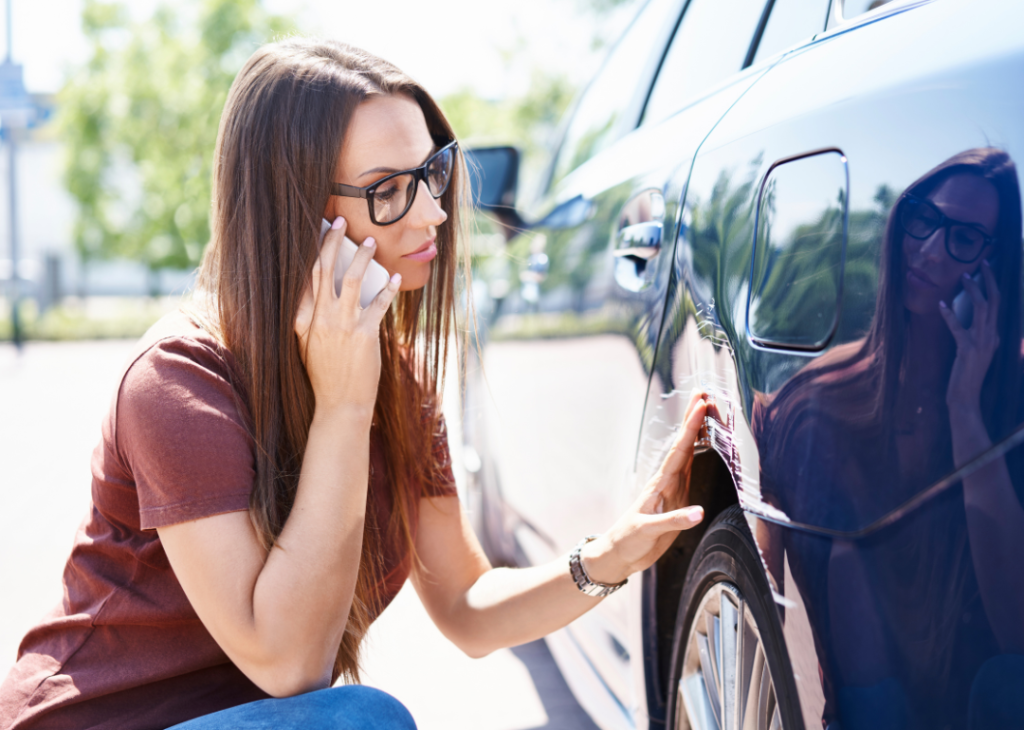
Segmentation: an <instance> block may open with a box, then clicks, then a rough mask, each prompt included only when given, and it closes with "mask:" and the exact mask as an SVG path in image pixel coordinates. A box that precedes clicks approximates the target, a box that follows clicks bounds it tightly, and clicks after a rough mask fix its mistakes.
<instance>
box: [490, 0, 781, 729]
mask: <svg viewBox="0 0 1024 730" xmlns="http://www.w3.org/2000/svg"><path fill="white" fill-rule="evenodd" d="M680 5H681V4H680V3H671V2H663V3H661V4H660V5H659V4H658V3H652V4H650V5H649V6H647V8H646V9H645V10H644V13H656V14H657V15H656V16H655V15H651V16H646V17H645V16H644V15H643V14H641V16H640V18H639V19H638V21H637V22H638V23H640V24H641V25H639V26H636V28H640V29H641V30H643V31H645V32H646V33H654V34H656V35H657V36H658V37H660V38H661V40H660V41H659V43H658V44H655V45H654V47H653V50H652V47H651V45H652V44H651V42H650V40H649V39H647V38H645V37H644V36H643V34H641V35H638V36H636V37H635V38H636V40H635V41H633V42H635V43H636V46H637V47H638V48H643V49H644V52H645V53H648V54H650V59H648V60H647V61H645V62H644V67H645V68H647V69H648V70H647V72H646V73H648V74H649V75H648V76H647V78H650V77H652V76H653V74H654V70H655V69H656V68H657V67H658V66H659V65H660V66H662V67H664V65H665V62H664V61H663V59H662V53H661V51H660V49H661V48H662V47H664V46H665V44H666V42H667V41H668V39H669V38H674V40H673V42H672V44H671V45H670V46H669V50H668V56H667V59H668V60H669V62H670V63H671V59H673V58H674V57H675V55H678V50H676V51H673V49H678V48H679V47H680V45H684V46H687V47H689V45H690V44H691V43H693V41H694V39H695V38H699V39H700V40H701V41H702V42H703V43H704V44H705V45H703V46H701V47H702V48H705V49H714V50H715V52H716V53H717V54H718V55H717V56H714V54H712V56H713V60H714V63H710V64H709V65H708V66H707V70H708V73H707V74H705V76H704V77H703V82H702V83H697V84H690V85H688V87H687V90H686V91H685V93H681V94H679V95H676V96H675V97H674V100H672V99H670V100H668V101H666V100H665V99H664V97H663V96H659V98H661V99H662V105H661V106H659V107H658V109H657V110H656V113H651V114H646V113H645V114H644V116H643V123H642V124H640V125H639V127H637V128H633V127H636V125H637V122H638V120H639V119H640V116H641V112H642V107H643V105H644V103H645V102H646V100H647V90H648V87H649V85H650V82H649V81H648V82H646V83H644V82H643V81H642V77H641V82H640V83H637V82H636V81H635V80H633V81H632V82H631V81H630V78H631V76H630V74H627V73H626V72H625V71H623V70H622V69H620V68H618V67H616V65H615V64H616V63H617V62H618V63H625V62H626V61H629V62H631V63H634V64H635V63H636V59H635V58H634V57H632V56H631V55H629V54H627V53H623V52H622V49H623V48H628V47H629V45H628V44H629V43H630V42H631V36H630V35H629V34H627V36H626V37H625V39H624V41H623V43H625V44H627V45H626V46H622V45H620V47H619V48H618V49H617V50H616V52H613V54H612V56H611V58H610V60H609V63H608V65H607V66H606V67H605V69H604V70H603V71H602V73H601V75H600V76H599V77H598V78H597V79H596V80H595V81H594V82H593V84H592V86H591V87H590V90H588V92H587V95H585V96H584V97H583V99H582V100H581V102H580V103H579V105H578V107H577V110H576V114H577V115H580V114H582V113H588V114H591V115H593V118H585V119H583V120H580V119H578V118H574V120H573V122H571V123H570V125H569V127H568V130H567V133H566V141H565V143H564V144H563V147H562V149H561V150H560V152H559V155H558V156H557V158H556V161H555V163H554V172H553V178H554V182H553V185H554V189H555V193H554V195H555V200H556V201H557V204H556V206H555V207H554V209H553V211H552V212H551V213H550V214H549V215H548V216H547V217H546V218H545V219H544V220H542V221H541V223H540V224H539V225H537V226H535V227H533V228H532V229H531V230H529V231H528V232H527V233H524V234H523V235H521V236H519V237H517V238H515V239H513V240H512V241H510V242H509V244H508V246H507V248H506V249H505V251H504V263H505V267H504V268H503V271H502V276H504V277H506V280H507V281H509V282H510V284H511V286H510V290H509V292H508V294H507V295H506V296H505V297H503V299H502V301H501V302H500V303H494V302H490V303H488V304H486V305H485V308H486V310H487V311H489V312H493V314H491V316H490V321H489V322H488V326H487V338H488V339H487V342H486V345H485V346H484V352H483V366H484V373H485V377H486V381H487V384H488V389H489V392H490V394H491V396H492V397H491V399H490V402H489V403H488V404H487V405H486V406H480V407H481V408H483V409H485V410H486V415H485V420H486V422H487V423H486V429H485V432H486V434H487V437H488V443H487V445H486V447H485V449H484V450H485V451H486V453H487V455H488V458H489V459H493V460H494V471H495V476H496V478H497V481H498V483H499V484H500V491H501V497H502V499H503V501H504V503H505V504H506V505H507V506H508V507H509V512H510V514H511V515H513V516H512V517H511V519H510V525H511V531H512V532H513V533H514V535H515V538H516V543H517V545H516V547H517V549H518V550H519V551H520V552H521V553H522V557H521V560H526V561H527V562H530V563H538V562H543V561H546V560H550V559H553V558H555V557H556V556H558V555H559V554H564V553H566V552H568V550H570V549H571V548H572V546H573V545H574V544H575V543H576V542H578V541H579V539H580V538H581V537H583V536H584V535H587V534H590V533H594V532H600V531H602V530H604V529H606V528H607V527H609V526H610V525H611V523H612V522H613V521H614V519H615V518H616V517H617V516H618V514H620V513H621V511H622V510H623V509H624V508H625V507H626V506H627V505H628V504H629V502H630V501H631V500H632V498H633V496H634V495H635V487H636V484H635V480H634V461H635V456H636V445H637V438H638V434H639V431H640V423H641V421H640V419H641V415H642V413H643V408H644V400H645V398H646V394H647V389H648V381H649V377H650V372H651V365H652V362H653V356H654V353H655V350H656V347H657V337H658V333H659V329H660V321H661V316H662V311H663V309H662V308H663V304H664V300H665V292H666V285H667V281H668V271H669V264H670V262H671V255H672V247H673V244H674V241H675V236H676V228H677V226H678V222H679V200H680V199H681V196H682V191H683V187H684V186H685V183H686V179H687V176H688V174H689V168H690V162H691V160H692V157H693V154H694V153H695V151H696V149H697V147H698V145H699V143H700V141H701V140H702V139H703V138H704V136H705V135H706V134H707V133H708V131H709V130H710V129H711V128H712V127H713V126H714V124H715V122H716V121H717V120H718V119H719V118H721V116H722V115H723V114H724V113H725V111H726V110H727V109H728V108H729V106H730V105H731V104H733V103H735V101H736V99H737V98H738V97H739V96H741V95H742V93H743V91H744V90H745V89H746V88H748V87H749V85H750V84H751V83H752V82H753V79H754V78H755V76H754V74H740V73H739V72H740V69H741V67H742V65H743V63H744V60H745V59H746V56H747V53H748V50H749V45H750V38H751V37H752V36H753V34H754V31H755V29H756V27H757V25H758V22H759V20H760V18H761V15H762V11H763V2H762V0H743V2H740V3H733V4H732V5H733V6H735V7H732V8H731V9H732V10H737V9H739V10H742V11H743V12H740V13H738V14H737V13H733V12H730V13H726V12H725V9H721V11H720V12H717V13H716V12H715V11H714V4H713V2H712V1H711V0H691V2H690V3H689V4H688V7H687V9H686V13H687V14H689V13H691V12H692V13H693V16H692V18H693V19H692V20H687V16H686V15H684V16H683V20H682V23H681V24H679V23H677V22H676V21H677V19H678V17H679V12H680V9H681V8H680ZM645 22H646V23H649V25H647V26H644V25H643V24H644V23H645ZM636 28H634V30H631V31H630V33H633V32H635V30H636ZM701 29H703V32H701ZM713 31H714V32H713ZM673 33H674V35H673ZM739 35H741V36H742V37H744V38H745V40H743V41H737V36H739ZM726 40H727V41H728V42H727V43H725V42H724V41H726ZM718 41H722V42H718ZM722 49H726V50H727V51H728V52H723V50H722ZM633 52H634V51H633V50H632V49H631V48H630V53H633ZM709 53H710V51H709ZM677 65H678V62H677ZM712 71H713V72H714V73H712ZM633 76H634V77H635V76H636V74H635V73H634V74H633ZM671 77H672V78H678V70H674V72H673V74H672V76H671ZM659 78H662V77H661V76H659ZM660 83H665V82H664V81H662V82H660ZM716 84H717V86H716ZM623 88H626V89H629V90H631V91H632V92H633V94H634V97H632V100H631V101H629V102H628V104H627V106H626V111H625V112H623V113H624V114H632V117H631V118H632V120H633V121H632V124H631V125H630V126H627V127H626V129H624V130H623V131H622V132H621V133H620V136H619V137H618V138H617V139H615V140H614V141H611V142H607V141H605V142H600V141H596V142H595V140H599V137H600V134H601V132H602V130H609V129H613V128H614V124H615V123H616V122H615V121H614V120H612V121H611V122H608V121H606V120H603V119H602V118H601V116H600V115H599V114H597V113H596V112H595V111H594V107H595V106H598V107H599V106H600V105H598V104H596V103H595V102H592V101H591V100H590V98H589V96H588V95H589V94H591V93H598V94H599V95H600V96H599V98H600V99H601V101H602V102H603V103H607V100H608V96H607V95H608V94H609V93H610V92H611V91H612V90H614V91H617V93H621V92H622V89H623ZM709 92H712V93H709ZM702 96H704V98H703V99H702V98H701V97H702ZM684 107H686V108H684ZM630 109H632V111H629V110H630ZM584 148H585V149H584ZM580 159H585V162H583V163H582V164H580V163H579V162H578V161H579V160H580ZM481 289H483V287H481ZM476 402H477V403H479V402H480V400H479V399H478V400H477V401H476ZM637 595H638V594H637ZM634 603H635V601H634ZM630 606H631V602H630V600H629V599H626V598H623V597H622V596H621V595H620V596H616V597H613V598H611V599H609V600H606V601H604V602H602V604H601V605H600V606H599V607H598V608H597V609H596V610H595V611H592V612H590V613H588V614H586V615H585V616H584V617H582V618H581V619H579V620H578V621H576V622H574V624H572V625H571V626H570V627H569V629H568V631H566V632H560V637H555V638H554V639H552V640H551V641H550V643H551V644H552V649H553V651H554V652H555V654H556V658H559V660H560V663H569V662H574V663H575V664H576V665H577V666H578V667H579V668H580V671H579V672H573V673H570V676H569V677H568V679H569V681H570V684H572V683H573V681H574V679H573V677H574V676H577V677H578V676H580V675H586V674H588V673H589V674H592V675H594V681H595V683H594V684H592V685H591V686H590V687H589V688H586V689H583V690H580V691H578V692H577V693H578V694H581V693H582V694H584V695H587V696H590V697H597V696H599V695H604V696H610V698H611V699H612V702H610V703H607V705H606V706H605V707H604V708H603V709H600V710H598V711H595V710H594V707H591V708H589V709H591V712H592V714H594V716H595V717H599V716H600V717H603V718H605V719H604V720H603V722H605V723H607V725H606V726H607V727H619V726H628V725H630V724H632V722H633V716H634V714H635V712H636V711H637V708H638V706H639V705H642V704H643V703H642V699H641V698H642V694H643V692H642V689H640V690H638V688H637V687H636V686H635V684H634V681H633V675H632V674H631V664H630V657H631V656H633V657H639V656H640V654H641V650H640V646H639V642H638V641H637V640H636V637H635V636H632V635H631V632H630V631H629V626H630V621H629V612H630V610H631V609H630ZM631 645H632V646H631ZM560 654H561V656H560ZM598 702H599V701H598V700H595V703H598ZM584 704H586V701H584ZM596 706H597V705H596V704H595V707H596ZM616 718H617V719H616ZM623 723H625V725H623Z"/></svg>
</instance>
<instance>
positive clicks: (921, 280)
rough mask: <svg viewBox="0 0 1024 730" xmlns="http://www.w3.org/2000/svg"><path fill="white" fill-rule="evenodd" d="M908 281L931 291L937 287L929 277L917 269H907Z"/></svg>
mask: <svg viewBox="0 0 1024 730" xmlns="http://www.w3.org/2000/svg"><path fill="white" fill-rule="evenodd" d="M907 281H909V282H910V283H911V284H917V285H918V286H926V287H929V288H931V289H934V288H935V286H936V284H935V282H934V281H932V280H931V279H929V278H928V277H927V275H925V274H924V272H922V271H918V270H917V269H913V268H908V269H907Z"/></svg>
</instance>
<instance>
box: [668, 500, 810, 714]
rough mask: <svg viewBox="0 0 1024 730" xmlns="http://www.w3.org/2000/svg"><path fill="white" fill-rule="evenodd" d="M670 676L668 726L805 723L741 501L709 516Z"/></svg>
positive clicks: (686, 590)
mask: <svg viewBox="0 0 1024 730" xmlns="http://www.w3.org/2000/svg"><path fill="white" fill-rule="evenodd" d="M723 657H724V659H723ZM707 676H711V677H712V678H713V680H714V681H713V682H707V681H705V678H706V677H707ZM669 677H670V680H669V685H668V686H669V688H670V691H669V697H668V716H667V718H666V719H667V725H668V728H669V729H670V730H714V729H715V728H718V730H755V729H756V730H762V729H763V730H777V729H778V728H784V729H785V730H799V729H801V728H802V727H803V723H802V718H801V716H800V713H799V704H798V701H797V698H796V690H795V688H794V686H793V672H792V669H791V666H790V663H789V657H788V654H787V653H786V649H785V644H784V643H783V637H782V626H781V624H780V622H779V616H778V612H777V610H776V608H775V605H774V600H773V598H772V589H771V586H770V585H769V583H768V579H767V577H766V575H765V572H764V569H763V567H762V565H761V560H760V558H759V557H758V552H757V548H756V546H755V544H754V540H753V538H752V537H751V535H750V529H749V528H748V527H747V521H746V518H745V517H744V515H743V511H742V510H741V509H740V508H739V507H736V506H733V507H729V508H728V509H726V510H725V511H724V512H722V513H721V514H720V515H719V516H718V517H717V518H716V519H715V521H714V522H713V523H712V524H711V525H710V526H709V527H708V530H707V532H706V533H705V535H704V538H703V540H701V542H700V545H699V546H698V547H697V551H696V553H695V554H694V556H693V560H692V561H691V563H690V569H689V571H688V572H687V576H686V582H685V584H684V586H683V592H682V597H681V599H680V602H679V612H678V614H677V617H676V628H675V637H674V639H673V644H672V663H671V673H670V675H669Z"/></svg>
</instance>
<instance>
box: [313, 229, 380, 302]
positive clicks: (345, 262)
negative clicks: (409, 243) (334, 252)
mask: <svg viewBox="0 0 1024 730" xmlns="http://www.w3.org/2000/svg"><path fill="white" fill-rule="evenodd" d="M329 230H331V224H330V222H329V221H327V220H326V219H324V221H323V222H322V223H321V224H320V246H321V247H323V245H324V236H326V235H327V231H329ZM358 250H359V247H358V246H356V244H355V243H354V242H353V241H352V240H351V239H349V237H348V236H345V239H344V240H343V241H342V242H341V246H339V247H338V258H337V260H336V261H335V263H334V293H335V294H341V284H342V280H343V279H344V278H345V272H346V271H348V267H349V266H351V265H352V259H353V258H354V257H355V255H356V251H358ZM390 280H391V275H390V274H388V272H387V269H385V268H384V267H383V266H381V265H380V264H378V263H377V262H376V261H374V260H372V259H371V260H370V265H369V266H368V267H367V269H366V273H365V274H364V275H363V286H362V289H360V291H359V306H360V307H363V308H364V309H365V308H366V307H368V306H369V305H370V302H372V301H373V300H374V298H375V297H376V296H377V295H378V294H380V293H381V291H383V289H384V287H386V286H387V285H388V282H389V281H390Z"/></svg>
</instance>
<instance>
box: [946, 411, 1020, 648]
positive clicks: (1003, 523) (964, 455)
mask: <svg viewBox="0 0 1024 730" xmlns="http://www.w3.org/2000/svg"><path fill="white" fill-rule="evenodd" d="M951 421H952V431H953V460H954V463H955V465H956V467H957V468H959V467H961V466H963V465H964V464H966V463H968V462H969V461H970V460H971V459H973V458H975V457H976V456H978V455H980V454H983V453H984V452H985V451H987V450H988V449H990V448H991V447H992V441H991V439H990V438H989V436H988V432H987V429H986V428H985V424H984V421H983V420H982V418H981V411H980V409H971V410H970V411H967V412H957V413H951ZM963 490H964V507H965V510H966V513H967V532H968V537H969V540H970V546H971V559H972V560H973V564H974V572H975V574H976V575H977V578H978V587H979V589H980V592H981V599H982V604H983V605H984V607H985V613H986V615H987V616H988V619H989V623H990V624H991V626H992V630H993V632H994V633H995V635H996V640H997V641H998V642H999V645H1000V648H1001V649H1002V650H1003V651H1004V652H1014V653H1022V652H1024V618H1022V617H1024V585H1022V584H1021V581H1020V580H1018V579H1017V578H1016V576H1017V574H1018V573H1019V566H1018V565H1017V562H1018V561H1019V560H1020V556H1022V555H1024V510H1022V509H1021V506H1020V501H1019V500H1018V499H1017V494H1016V492H1015V491H1014V489H1013V483H1012V481H1011V480H1010V472H1009V470H1008V469H1007V467H1006V459H1005V458H1004V457H999V458H997V459H993V460H992V461H990V462H989V463H988V464H986V465H985V466H983V467H981V468H980V469H978V470H977V471H975V472H973V473H972V474H970V475H969V476H967V477H965V478H964V480H963Z"/></svg>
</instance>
